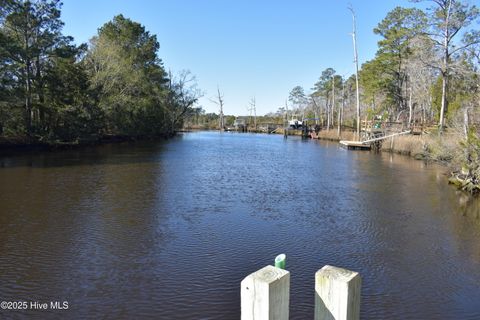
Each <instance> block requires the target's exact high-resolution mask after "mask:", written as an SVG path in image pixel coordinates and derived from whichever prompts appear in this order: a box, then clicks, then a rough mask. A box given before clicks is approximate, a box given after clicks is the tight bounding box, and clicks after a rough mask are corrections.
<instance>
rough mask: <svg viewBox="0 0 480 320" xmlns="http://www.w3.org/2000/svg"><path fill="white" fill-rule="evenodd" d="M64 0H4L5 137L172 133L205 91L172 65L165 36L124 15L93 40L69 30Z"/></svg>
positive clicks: (1, 113)
mask: <svg viewBox="0 0 480 320" xmlns="http://www.w3.org/2000/svg"><path fill="white" fill-rule="evenodd" d="M61 5H62V4H61V2H60V1H59V0H32V1H24V0H0V136H4V137H24V138H26V139H27V140H28V141H40V142H41V141H45V142H54V141H70V142H72V141H79V140H83V139H98V138H99V137H102V136H106V135H120V136H132V137H139V136H169V135H172V134H173V133H174V132H175V130H176V129H178V128H180V127H181V126H182V123H183V120H184V118H185V116H186V115H187V114H188V113H189V112H190V110H191V109H192V107H193V105H194V104H195V102H196V101H197V100H198V98H199V97H200V95H201V92H200V91H199V90H198V88H197V87H196V82H195V78H194V77H193V76H192V75H191V74H190V73H189V72H185V71H184V72H180V73H179V74H177V75H173V74H172V73H171V72H167V71H166V70H165V67H164V65H163V62H162V60H161V59H160V58H159V56H158V53H157V52H158V49H159V46H160V45H159V42H158V40H157V37H156V36H155V35H154V34H151V33H150V32H149V31H147V30H145V27H144V26H142V25H141V24H139V23H137V22H134V21H132V20H130V19H128V18H126V17H124V16H123V15H118V16H115V17H114V18H113V19H112V20H111V21H109V22H107V23H105V24H104V25H103V26H101V27H100V28H99V29H98V33H97V34H96V35H95V36H94V37H93V38H92V39H91V40H90V43H89V44H81V45H76V44H75V43H74V42H73V40H74V39H73V38H72V37H70V36H66V35H64V34H63V33H62V27H63V25H64V23H63V21H62V20H61V17H60V14H61Z"/></svg>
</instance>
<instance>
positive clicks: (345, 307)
mask: <svg viewBox="0 0 480 320" xmlns="http://www.w3.org/2000/svg"><path fill="white" fill-rule="evenodd" d="M361 282H362V280H361V278H360V275H359V274H358V272H354V271H350V270H346V269H342V268H337V267H333V266H329V265H326V266H324V267H323V268H322V269H320V270H318V271H317V273H316V274H315V320H358V319H360V287H361ZM242 319H243V318H242Z"/></svg>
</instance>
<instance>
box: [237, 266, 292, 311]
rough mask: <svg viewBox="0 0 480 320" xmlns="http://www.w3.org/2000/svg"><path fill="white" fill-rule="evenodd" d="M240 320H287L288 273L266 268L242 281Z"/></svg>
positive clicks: (288, 298) (288, 297)
mask: <svg viewBox="0 0 480 320" xmlns="http://www.w3.org/2000/svg"><path fill="white" fill-rule="evenodd" d="M240 287H241V294H240V296H241V310H242V316H241V320H288V316H289V314H288V309H289V303H290V272H288V271H286V270H282V269H279V268H275V267H273V266H266V267H265V268H262V269H260V270H258V271H256V272H254V273H252V274H250V275H249V276H247V277H246V278H245V279H243V280H242V283H241V284H240Z"/></svg>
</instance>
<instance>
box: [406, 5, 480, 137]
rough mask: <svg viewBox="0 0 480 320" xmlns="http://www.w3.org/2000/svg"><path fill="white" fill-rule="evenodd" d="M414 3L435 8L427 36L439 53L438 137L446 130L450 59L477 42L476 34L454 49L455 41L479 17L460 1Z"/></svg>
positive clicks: (471, 33) (470, 33) (466, 37)
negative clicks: (430, 3) (440, 87)
mask: <svg viewBox="0 0 480 320" xmlns="http://www.w3.org/2000/svg"><path fill="white" fill-rule="evenodd" d="M412 1H413V2H423V1H431V2H433V3H434V7H433V8H432V10H431V11H430V12H431V14H430V26H431V28H430V30H429V31H428V33H427V34H428V36H429V38H430V39H431V41H432V42H433V43H434V45H435V46H436V47H438V48H439V50H440V52H441V58H442V62H441V64H440V66H439V67H437V68H438V69H439V70H440V74H441V76H442V100H441V108H440V121H439V124H438V125H439V129H440V133H441V132H442V131H443V129H444V127H445V114H446V113H447V111H448V100H447V98H448V88H449V84H448V79H449V75H450V72H451V65H450V61H451V58H452V57H453V56H454V55H455V54H456V53H459V52H460V51H463V50H465V49H466V48H468V47H470V46H472V45H474V44H477V43H479V42H480V34H479V33H478V31H473V32H466V33H465V36H464V40H465V41H464V42H463V43H462V44H460V45H457V44H456V43H455V41H454V39H455V36H457V35H458V34H459V33H460V31H461V30H462V29H465V28H466V27H468V26H469V25H470V24H471V23H472V22H473V21H475V20H476V19H477V18H478V16H479V11H478V9H477V7H476V6H474V5H469V4H467V3H465V2H463V1H460V0H412Z"/></svg>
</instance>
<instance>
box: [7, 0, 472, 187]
mask: <svg viewBox="0 0 480 320" xmlns="http://www.w3.org/2000/svg"><path fill="white" fill-rule="evenodd" d="M420 1H421V0H413V1H411V4H412V7H409V8H406V7H396V8H394V9H393V10H391V11H390V12H388V14H387V15H386V16H385V17H384V19H383V20H382V21H380V22H379V23H378V25H377V27H376V28H374V30H373V33H374V34H376V35H377V36H379V38H380V40H379V41H378V51H377V52H376V54H375V56H374V57H373V58H372V59H371V60H369V61H366V62H365V63H363V64H362V65H361V67H360V69H359V70H358V72H356V73H355V74H352V75H350V76H348V74H344V75H339V74H337V72H336V71H335V70H334V69H333V68H331V67H328V68H326V69H324V70H323V71H322V72H321V75H320V77H319V78H318V81H317V82H315V83H314V84H313V87H312V88H311V89H310V91H309V92H306V91H305V89H304V88H303V87H301V86H295V87H294V88H293V89H292V90H291V91H290V93H289V95H288V99H287V101H288V102H287V101H285V106H284V107H283V106H282V107H280V108H278V110H277V111H276V112H270V113H268V114H266V115H264V116H259V117H257V116H256V114H257V109H256V108H257V105H256V99H255V97H253V98H252V99H251V101H250V102H249V103H248V105H249V108H248V110H249V112H250V116H249V117H248V116H246V117H235V116H233V115H225V114H224V112H225V111H226V109H227V108H228V105H225V101H228V99H227V100H224V97H223V94H222V92H221V91H220V88H219V87H218V88H217V91H218V96H217V97H216V98H215V99H213V100H212V99H211V101H212V102H213V103H215V104H217V105H218V107H219V113H218V114H217V113H206V111H205V110H204V109H203V107H202V106H199V105H198V100H199V98H200V97H202V96H203V94H204V93H203V92H202V91H201V90H200V89H199V88H198V86H197V83H196V80H195V77H194V76H193V75H192V74H190V72H188V71H180V72H178V73H176V74H174V73H172V72H170V71H167V70H168V69H166V67H165V66H164V64H163V61H162V59H161V58H160V57H159V55H158V50H159V48H160V43H159V41H158V40H157V37H156V35H154V34H151V33H150V32H149V31H148V30H146V29H145V27H144V26H143V25H141V24H140V23H138V22H135V21H132V20H130V19H129V18H127V17H124V16H123V15H122V14H119V15H117V16H115V17H113V19H112V20H110V21H108V22H106V23H105V24H103V25H102V26H100V28H99V29H98V32H97V34H96V35H92V38H91V39H90V41H89V43H84V44H80V45H77V44H75V43H74V40H73V38H72V37H71V36H68V35H64V34H63V33H62V28H63V25H64V22H63V21H62V20H61V6H62V3H61V2H60V0H32V1H24V0H0V4H1V5H0V149H7V148H10V149H12V148H16V149H21V148H26V149H28V148H40V149H41V148H45V149H61V148H72V147H75V146H78V145H88V144H99V143H105V142H115V141H129V140H139V139H158V138H166V137H171V136H173V135H174V134H175V133H176V132H177V131H179V130H182V128H194V127H197V128H205V129H220V130H225V129H227V128H231V127H233V126H234V125H235V123H237V124H238V123H239V122H237V121H241V122H242V123H243V125H244V126H245V127H248V128H255V129H257V128H260V127H261V126H263V127H266V128H267V130H266V131H269V128H270V125H273V126H277V127H278V126H285V123H286V121H287V120H290V122H293V123H295V126H296V124H298V122H299V121H300V122H303V121H304V120H308V121H312V120H315V123H317V124H318V125H319V126H320V127H321V128H327V129H326V130H325V129H324V130H321V132H320V137H321V138H323V139H329V140H337V139H338V138H337V137H336V135H337V133H336V132H337V130H335V129H336V128H350V129H351V130H354V128H356V136H357V137H359V136H360V126H361V123H362V122H365V123H367V122H372V123H374V122H383V123H392V124H393V123H395V124H401V127H402V128H413V127H420V128H425V127H429V128H433V129H431V130H430V132H429V134H422V135H421V136H403V137H396V138H395V139H392V140H386V141H384V142H383V145H382V149H383V151H388V150H390V151H391V152H396V153H401V154H406V155H411V156H413V157H414V158H418V159H424V160H429V161H436V162H439V163H442V164H447V165H448V166H449V167H450V168H451V171H452V177H451V179H450V180H451V183H454V184H456V185H457V186H458V187H459V188H460V189H462V190H465V191H467V192H470V193H472V194H473V193H480V112H479V111H480V108H479V106H480V105H479V101H480V82H479V79H480V32H479V30H478V22H479V18H480V10H479V9H478V8H477V7H476V6H475V5H471V4H470V3H468V1H464V0H438V1H428V2H429V4H430V7H429V8H428V9H425V8H424V6H418V5H416V3H417V2H420ZM351 11H352V14H353V16H354V21H356V20H355V13H354V11H353V9H351ZM353 27H354V32H353V35H355V23H354V26H353ZM20 35H21V36H20ZM354 42H355V39H354ZM355 51H356V50H355ZM355 62H358V61H357V57H356V55H355ZM357 69H358V68H357ZM252 111H253V112H252ZM252 113H253V115H254V116H252ZM240 118H242V119H240ZM342 138H343V139H349V140H352V138H351V137H349V136H347V132H346V131H345V132H344V133H343V136H342Z"/></svg>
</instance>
